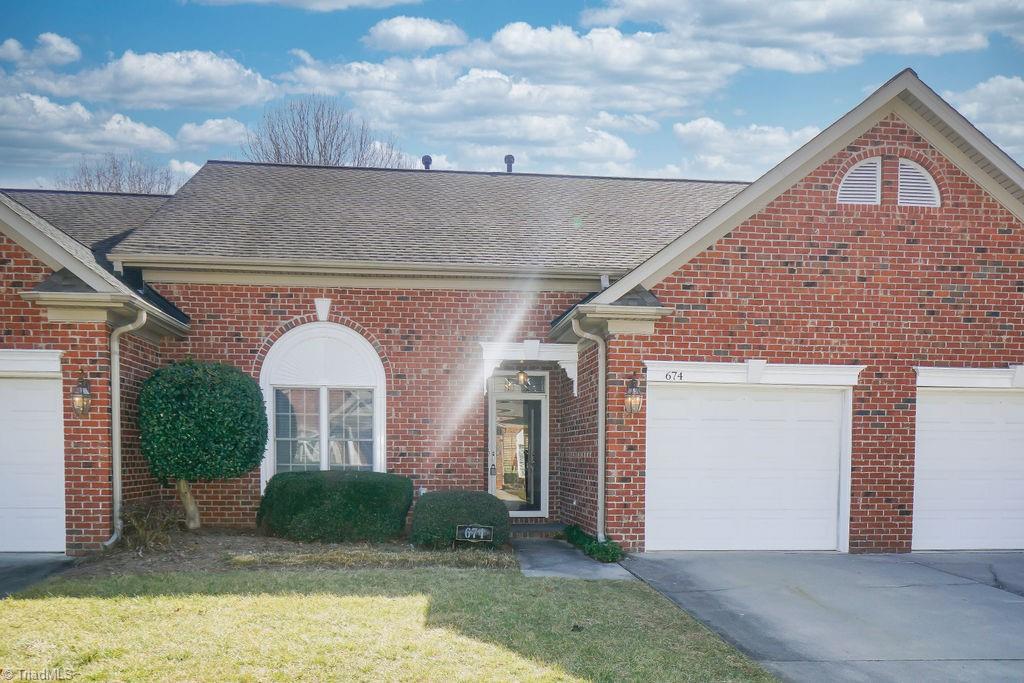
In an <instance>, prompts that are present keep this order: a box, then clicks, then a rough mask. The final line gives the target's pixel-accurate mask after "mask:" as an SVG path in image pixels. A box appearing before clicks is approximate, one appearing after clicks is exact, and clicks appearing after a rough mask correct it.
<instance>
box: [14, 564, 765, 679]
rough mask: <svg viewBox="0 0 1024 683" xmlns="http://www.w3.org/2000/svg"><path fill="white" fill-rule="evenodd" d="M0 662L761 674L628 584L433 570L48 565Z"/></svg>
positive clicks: (359, 673) (21, 601)
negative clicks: (68, 570)
mask: <svg viewBox="0 0 1024 683" xmlns="http://www.w3.org/2000/svg"><path fill="white" fill-rule="evenodd" d="M0 667H7V668H8V669H15V670H17V669H23V670H26V671H42V670H44V669H51V670H52V669H56V668H63V669H65V670H71V671H73V672H75V674H76V675H75V677H74V679H75V680H111V679H113V680H175V681H191V680H218V679H219V680H232V681H234V680H251V681H262V680H282V681H283V680H293V679H299V680H317V681H320V680H337V679H341V680H365V681H379V680H386V681H422V680H429V681H506V680H545V681H547V680H607V681H618V680H638V681H654V680H661V681H680V680H695V681H709V680H714V681H724V680H771V679H770V677H769V676H768V674H766V673H764V672H763V671H762V670H761V669H759V668H758V667H757V666H756V665H755V664H754V663H752V662H751V661H750V660H749V659H747V658H746V657H744V656H743V655H742V654H740V653H739V652H737V651H736V650H734V649H733V648H731V647H730V646H728V645H726V644H725V643H724V642H722V641H721V640H720V639H719V638H718V637H717V636H715V635H713V634H712V633H710V632H709V631H707V630H706V629H705V628H703V627H702V626H700V625H699V624H697V623H696V622H695V621H694V620H693V619H691V618H689V617H688V616H687V615H686V614H684V613H683V612H681V611H680V610H679V609H677V608H676V607H675V606H674V605H672V604H671V603H670V602H668V601H667V600H666V599H664V598H663V597H661V596H660V595H658V594H657V593H655V592H654V591H652V590H651V589H649V588H648V587H647V586H645V585H644V584H642V583H640V582H628V581H574V580H564V579H531V578H525V577H523V576H522V575H521V574H520V573H519V572H518V571H513V570H488V569H473V570H466V569H438V568H432V569H405V570H402V569H374V570H362V569H360V570H333V569H332V570H321V571H311V570H307V569H295V570H288V569H278V570H251V571H227V572H219V573H213V572H181V573H151V574H141V575H125V576H110V577H102V578H57V579H54V580H51V581H50V582H47V583H45V584H42V585H40V586H37V587H35V588H33V589H31V590H30V591H28V592H25V593H22V594H21V595H19V596H17V597H16V598H11V599H8V600H3V601H0Z"/></svg>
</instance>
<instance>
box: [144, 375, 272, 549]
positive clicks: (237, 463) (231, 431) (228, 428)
mask: <svg viewBox="0 0 1024 683" xmlns="http://www.w3.org/2000/svg"><path fill="white" fill-rule="evenodd" d="M139 438H140V441H141V447H142V454H143V455H144V456H145V458H146V460H147V461H148V462H149V469H150V471H151V472H152V473H153V476H154V477H156V478H157V480H159V481H160V482H163V483H167V481H168V480H169V479H175V480H176V484H177V487H178V493H179V495H180V496H181V502H182V505H184V507H185V517H186V524H187V526H188V528H190V529H196V528H198V527H199V508H198V506H197V505H196V503H195V500H194V499H193V498H192V493H191V490H190V489H189V484H188V483H189V482H190V481H197V480H210V479H229V478H232V477H238V476H241V475H243V474H245V473H246V472H248V471H250V470H251V469H252V468H254V467H256V466H257V465H259V464H260V461H261V460H262V459H263V450H264V447H265V446H266V444H267V414H266V410H265V409H264V406H263V393H262V392H261V391H260V387H259V385H258V384H256V382H255V380H253V379H252V377H249V375H246V374H245V373H243V372H242V371H241V370H239V369H237V368H234V367H231V366H230V365H224V364H223V363H204V362H198V361H194V360H186V361H182V362H179V363H172V364H171V365H168V366H166V367H163V368H160V369H159V370H157V371H156V372H154V373H153V374H152V375H150V376H149V378H148V379H147V380H146V381H145V382H144V383H143V385H142V390H141V391H140V392H139Z"/></svg>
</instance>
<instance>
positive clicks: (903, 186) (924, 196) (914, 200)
mask: <svg viewBox="0 0 1024 683" xmlns="http://www.w3.org/2000/svg"><path fill="white" fill-rule="evenodd" d="M897 203H898V204H899V205H900V206H939V205H940V204H941V199H940V197H939V186H938V185H936V184H935V179H934V178H932V175H931V174H930V173H929V172H928V171H926V170H924V167H922V166H921V165H920V164H918V163H915V162H913V161H911V160H910V159H900V187H899V195H898V197H897Z"/></svg>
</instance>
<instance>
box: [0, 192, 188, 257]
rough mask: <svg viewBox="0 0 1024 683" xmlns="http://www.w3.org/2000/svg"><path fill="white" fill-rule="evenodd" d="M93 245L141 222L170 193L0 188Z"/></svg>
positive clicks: (31, 209)
mask: <svg viewBox="0 0 1024 683" xmlns="http://www.w3.org/2000/svg"><path fill="white" fill-rule="evenodd" d="M0 192H3V193H4V194H6V195H7V196H8V197H11V198H12V199H14V200H15V201H16V202H18V203H19V204H21V205H22V206H24V207H25V208H27V209H28V210H30V211H31V212H32V213H34V214H36V215H37V216H39V217H41V218H43V219H45V220H46V221H47V222H49V223H51V224H52V225H55V226H56V227H58V228H60V229H61V230H63V231H64V232H66V233H67V234H68V235H70V236H71V237H73V238H75V239H76V240H77V241H79V242H81V243H82V244H84V245H85V246H87V247H89V248H90V249H95V248H96V247H97V245H99V244H100V243H101V242H104V241H107V240H109V239H111V238H113V237H117V236H118V235H121V234H123V233H125V232H127V231H129V230H134V229H135V228H137V227H139V226H140V225H142V224H143V223H144V222H145V221H146V219H147V218H149V217H150V216H152V215H153V212H154V211H156V210H157V209H158V208H160V205H162V204H163V203H164V202H166V201H167V199H168V197H169V195H162V194H119V193H113V192H78V191H67V190H17V189H10V190H7V189H4V190H0Z"/></svg>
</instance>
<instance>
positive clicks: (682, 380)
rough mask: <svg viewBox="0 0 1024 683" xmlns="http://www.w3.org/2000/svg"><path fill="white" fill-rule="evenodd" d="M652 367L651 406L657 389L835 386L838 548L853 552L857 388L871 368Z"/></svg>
mask: <svg viewBox="0 0 1024 683" xmlns="http://www.w3.org/2000/svg"><path fill="white" fill-rule="evenodd" d="M644 365H645V366H647V392H648V397H647V402H648V405H649V404H650V395H649V394H650V391H651V388H652V387H654V386H662V387H664V386H672V385H676V386H685V385H688V384H732V385H737V386H764V385H770V386H793V387H801V386H804V387H831V388H834V389H839V390H840V391H841V393H842V396H843V415H842V423H841V424H840V427H839V431H840V433H839V439H840V442H839V504H838V507H839V509H838V510H837V511H836V514H837V518H838V520H837V522H836V536H837V538H836V550H837V551H838V552H841V553H848V552H850V486H851V480H852V471H853V387H854V386H856V384H857V382H858V378H859V375H860V373H861V372H862V371H863V370H864V368H866V367H867V366H866V365H812V364H799V363H768V362H767V361H765V360H760V359H750V360H747V361H746V362H744V363H714V362H697V361H644Z"/></svg>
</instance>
